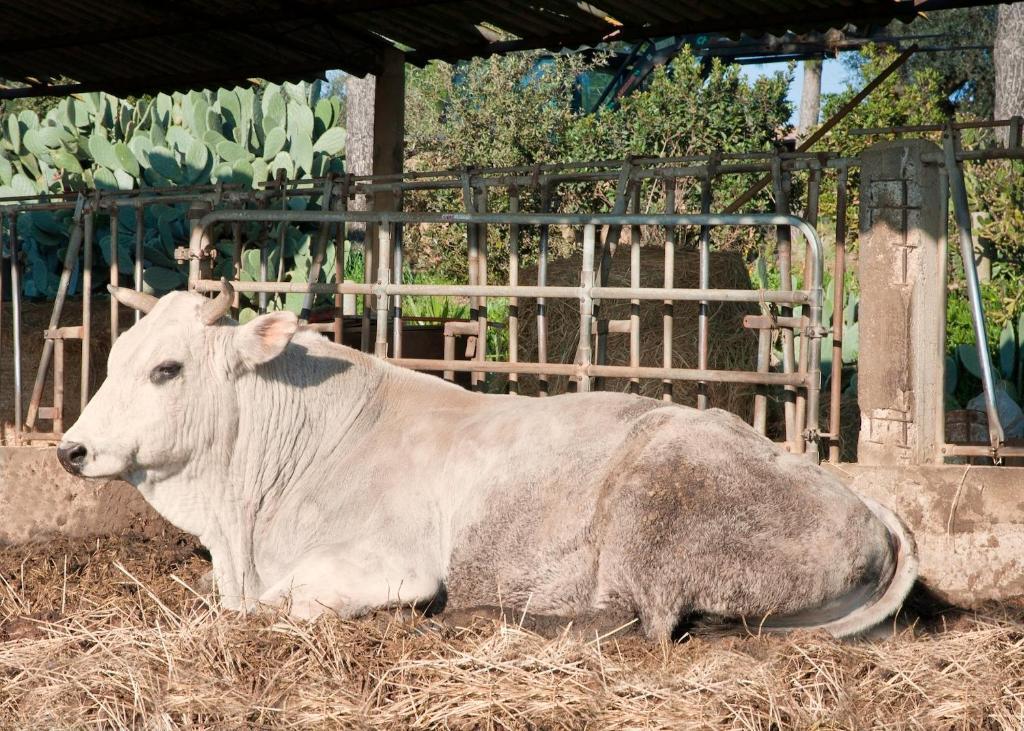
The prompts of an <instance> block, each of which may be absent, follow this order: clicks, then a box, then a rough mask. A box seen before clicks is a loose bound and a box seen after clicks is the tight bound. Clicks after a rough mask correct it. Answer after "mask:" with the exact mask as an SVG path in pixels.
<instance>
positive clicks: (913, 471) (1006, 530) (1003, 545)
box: [831, 464, 1024, 607]
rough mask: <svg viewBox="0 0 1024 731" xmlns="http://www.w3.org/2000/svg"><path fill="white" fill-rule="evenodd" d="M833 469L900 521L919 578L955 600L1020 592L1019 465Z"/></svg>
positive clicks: (1023, 561) (1022, 511)
mask: <svg viewBox="0 0 1024 731" xmlns="http://www.w3.org/2000/svg"><path fill="white" fill-rule="evenodd" d="M831 469H833V470H836V471H837V472H838V473H839V474H840V476H841V477H843V478H844V479H845V480H846V481H847V482H848V483H849V484H850V486H851V487H852V488H853V489H854V490H855V491H856V492H858V493H860V494H862V495H867V496H870V497H873V498H875V499H876V500H878V501H879V502H881V503H882V504H883V505H886V506H887V507H889V508H890V509H891V510H893V511H895V512H896V513H897V514H898V515H899V516H900V517H901V518H903V520H904V521H905V522H906V523H907V525H908V527H909V528H910V530H911V531H912V532H913V534H914V538H915V540H916V541H917V547H918V553H919V556H920V559H921V577H922V580H923V581H924V583H925V584H927V585H928V587H929V588H930V589H932V590H933V591H934V592H935V593H936V594H938V595H939V596H940V597H942V598H943V599H945V600H946V601H948V602H950V603H952V604H957V605H960V606H967V607H971V606H977V605H980V604H982V603H984V602H987V601H995V600H999V601H1003V600H1007V599H1019V598H1021V597H1024V468H1021V467H978V466H971V465H922V466H915V467H871V466H864V465H860V464H843V465H840V466H839V467H833V468H831Z"/></svg>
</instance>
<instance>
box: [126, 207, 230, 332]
mask: <svg viewBox="0 0 1024 731" xmlns="http://www.w3.org/2000/svg"><path fill="white" fill-rule="evenodd" d="M231 249H232V256H231V278H232V279H234V280H235V281H236V282H237V281H238V280H240V279H241V278H242V254H243V253H244V251H245V245H244V243H243V242H242V224H240V223H233V224H231ZM239 304H241V295H240V294H239V293H238V290H235V296H234V298H232V300H231V316H232V317H233V318H235V319H236V320H237V319H238V306H239ZM138 314H139V313H138V312H136V313H135V315H136V317H138Z"/></svg>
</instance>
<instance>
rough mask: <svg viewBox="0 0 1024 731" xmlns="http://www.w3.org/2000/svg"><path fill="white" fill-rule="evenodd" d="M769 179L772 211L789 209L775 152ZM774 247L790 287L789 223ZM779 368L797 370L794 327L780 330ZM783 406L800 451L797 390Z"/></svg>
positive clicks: (792, 442)
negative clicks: (771, 193) (770, 182)
mask: <svg viewBox="0 0 1024 731" xmlns="http://www.w3.org/2000/svg"><path fill="white" fill-rule="evenodd" d="M772 176H773V177H772V180H773V184H774V192H775V212H776V213H777V214H779V215H787V214H788V213H789V196H788V194H787V191H786V188H787V187H788V186H787V183H788V180H787V176H786V173H785V172H784V171H783V170H782V164H781V160H780V159H779V157H778V156H776V157H775V159H774V160H773V161H772ZM776 240H777V244H776V247H777V251H778V257H779V275H780V278H781V280H782V282H781V285H780V286H781V287H782V288H783V289H789V288H790V287H792V281H793V273H792V240H791V232H790V228H789V226H788V225H784V226H778V227H776ZM780 312H781V314H782V316H783V317H790V316H791V315H792V308H791V307H785V306H784V307H781V308H780ZM782 370H783V372H784V373H793V372H794V371H795V370H796V360H795V357H794V352H793V331H792V330H790V329H788V328H783V330H782ZM783 399H784V402H783V408H784V410H785V416H786V444H787V445H788V446H789V448H790V450H791V451H793V452H796V453H802V452H803V449H802V447H801V443H800V435H799V434H798V433H797V428H796V403H795V400H796V392H795V391H794V389H792V388H788V389H786V391H785V392H784V394H783Z"/></svg>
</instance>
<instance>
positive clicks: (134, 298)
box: [107, 284, 158, 314]
mask: <svg viewBox="0 0 1024 731" xmlns="http://www.w3.org/2000/svg"><path fill="white" fill-rule="evenodd" d="M107 291H108V292H110V294H111V296H112V297H113V298H114V299H116V300H117V301H118V302H120V303H121V304H122V305H124V306H125V307H131V308H132V309H133V310H138V311H139V312H142V313H143V314H145V313H147V312H149V311H150V310H152V309H153V307H154V306H155V305H156V303H157V301H158V300H157V298H156V297H154V296H153V295H151V294H146V293H145V292H137V291H135V290H134V289H131V288H129V287H115V286H114V285H112V284H108V285H107Z"/></svg>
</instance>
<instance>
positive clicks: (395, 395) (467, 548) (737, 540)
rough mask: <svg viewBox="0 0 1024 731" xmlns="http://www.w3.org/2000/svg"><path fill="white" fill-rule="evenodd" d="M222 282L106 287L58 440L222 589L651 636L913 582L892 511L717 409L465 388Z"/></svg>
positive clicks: (835, 603)
mask: <svg viewBox="0 0 1024 731" xmlns="http://www.w3.org/2000/svg"><path fill="white" fill-rule="evenodd" d="M224 287H225V289H224V292H222V293H221V294H220V295H219V296H218V297H217V298H216V299H206V298H204V297H202V296H200V295H197V294H192V293H183V292H177V293H172V294H169V295H167V296H166V297H163V298H162V299H160V300H156V299H155V298H152V297H149V296H147V295H141V294H138V293H135V292H133V291H131V290H122V289H115V288H112V290H111V291H112V293H113V295H114V296H115V297H116V298H117V299H118V300H120V301H121V302H122V303H124V304H127V305H130V306H134V307H136V308H139V309H141V310H143V311H146V312H148V313H149V314H147V315H146V316H145V317H143V318H142V319H141V320H140V321H139V323H138V324H137V325H135V326H134V327H133V328H131V329H130V330H129V331H128V332H126V333H125V334H124V335H123V336H122V337H121V338H119V339H118V341H117V344H116V345H115V346H114V348H113V350H112V351H111V353H110V360H109V365H108V376H107V379H106V381H105V382H104V383H103V386H102V387H101V388H100V390H99V392H98V393H97V394H96V396H95V397H94V398H93V399H92V401H91V402H90V403H89V405H88V407H87V408H86V409H85V411H84V412H83V413H82V416H81V418H80V419H79V420H78V422H77V423H76V424H75V425H74V426H73V427H72V428H71V429H70V430H69V431H68V432H67V434H66V435H65V438H64V441H63V442H62V443H61V445H60V447H59V450H58V455H59V457H60V460H61V462H62V463H63V464H64V466H65V467H66V468H67V469H68V470H70V471H71V472H73V473H76V474H80V475H84V476H86V477H103V478H110V477H114V476H122V477H124V478H125V479H126V480H128V481H129V482H131V483H132V484H134V485H136V486H137V487H138V489H139V490H140V491H141V493H142V494H143V496H144V497H145V498H146V499H147V500H148V501H149V502H150V504H152V505H153V507H154V508H156V510H157V511H159V512H160V513H161V514H162V515H164V516H165V517H166V518H167V519H168V520H170V521H171V522H172V523H174V524H175V525H176V526H178V527H180V528H181V529H183V530H185V531H188V532H190V533H194V534H195V535H197V536H198V537H199V539H200V540H201V541H202V542H203V544H204V545H206V546H207V547H208V548H209V550H210V554H211V556H212V557H213V574H214V579H215V582H216V586H217V588H218V590H219V594H220V597H221V601H222V602H223V604H224V605H225V606H227V607H230V608H248V607H252V606H256V605H257V602H258V603H265V604H275V605H284V606H287V607H289V608H290V611H291V612H292V613H293V614H294V615H297V616H303V617H308V616H312V615H316V614H317V613H319V612H321V611H324V610H330V611H333V612H337V613H338V614H339V615H341V616H345V617H351V616H356V615H359V614H362V613H365V612H367V611H369V610H372V609H374V608H379V607H385V606H393V605H397V604H421V603H424V602H429V601H431V600H432V599H433V598H435V597H437V596H438V595H439V594H441V595H445V594H446V595H447V602H448V606H449V607H450V608H452V607H454V608H458V607H472V606H477V605H492V606H493V605H502V606H505V607H508V608H520V609H523V608H526V607H529V609H530V610H531V611H533V612H538V613H541V614H551V615H558V616H564V617H571V618H575V619H576V620H577V621H583V620H584V619H590V620H592V619H593V617H595V616H627V617H635V618H638V619H639V621H640V625H641V627H642V629H643V630H644V632H645V633H646V634H647V635H648V636H649V637H651V638H654V639H660V640H664V639H668V638H669V637H671V636H672V634H673V632H674V631H675V630H677V629H678V628H679V627H680V626H681V625H683V624H685V623H686V622H687V621H689V620H690V619H692V618H693V617H698V616H701V615H712V616H715V617H720V618H726V619H735V620H743V621H746V622H749V623H753V624H755V625H762V626H771V627H782V628H789V627H795V626H808V625H812V626H819V627H824V628H825V629H826V630H828V631H830V632H832V633H833V634H835V635H837V636H841V635H847V634H852V633H856V632H860V631H862V630H864V629H867V628H868V627H871V626H873V625H874V624H876V623H878V622H880V621H881V620H883V619H884V618H885V617H887V616H888V615H890V614H892V613H893V612H894V611H896V610H897V609H898V608H899V606H900V605H901V603H902V601H903V599H904V597H905V595H906V594H907V592H908V591H909V589H910V587H911V585H912V583H913V582H914V579H915V577H916V567H917V561H916V555H915V547H914V544H913V541H912V539H911V538H910V536H909V535H908V534H907V532H906V530H905V529H904V527H903V526H902V524H901V523H900V521H899V520H898V519H897V518H896V517H895V516H894V515H893V514H892V513H890V512H889V511H888V510H886V509H884V508H882V507H881V506H879V505H877V504H875V503H873V502H871V501H868V500H865V499H863V498H858V497H857V496H856V495H854V494H853V493H852V492H850V491H849V490H848V489H847V488H846V487H844V486H843V485H842V484H841V483H840V482H839V481H837V480H836V479H835V478H834V477H832V476H831V475H830V474H829V473H827V472H826V471H824V470H823V469H821V468H819V467H818V466H816V465H814V464H811V463H810V462H809V461H808V460H806V459H803V458H798V457H795V456H791V455H789V454H787V453H786V452H785V451H783V450H781V449H779V448H778V447H777V446H776V445H774V444H773V443H772V442H770V441H769V440H768V439H766V438H764V437H762V436H759V435H758V434H757V433H755V432H754V431H753V430H752V429H751V428H750V427H749V426H747V425H746V424H745V423H744V422H743V421H741V420H740V419H739V418H737V417H735V416H733V415H731V414H729V413H727V412H725V411H720V410H715V409H712V410H709V411H704V412H701V411H697V410H695V409H691V408H687V407H683V406H679V405H673V404H667V403H664V402H661V401H655V400H652V399H648V398H642V397H640V396H632V395H626V394H621V393H591V394H569V395H564V396H557V397H552V398H547V399H529V398H522V397H514V396H497V395H484V394H480V393H471V392H468V391H465V390H463V389H461V388H459V387H457V386H454V385H452V384H449V383H446V382H444V381H442V380H440V379H437V378H434V377H432V376H427V375H423V374H419V373H415V372H412V371H409V370H405V369H401V368H398V367H395V366H392V365H389V364H388V363H385V362H383V361H381V360H379V359H376V358H373V357H370V356H368V355H364V354H362V353H359V352H357V351H354V350H351V349H350V348H346V347H343V346H340V345H335V344H332V343H330V342H329V341H327V340H326V339H324V338H322V337H321V336H319V335H318V334H316V333H315V332H312V331H307V330H304V329H302V328H300V327H299V326H298V323H297V320H296V318H295V316H294V315H292V314H290V313H288V312H274V313H270V314H267V315H263V316H261V317H257V318H255V319H254V320H252V321H251V322H249V323H247V324H245V325H237V324H236V323H235V322H234V321H232V320H230V319H229V318H227V317H226V314H227V311H228V307H229V303H230V301H231V291H230V287H228V286H227V285H226V284H225V285H224ZM765 618H767V621H765Z"/></svg>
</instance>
